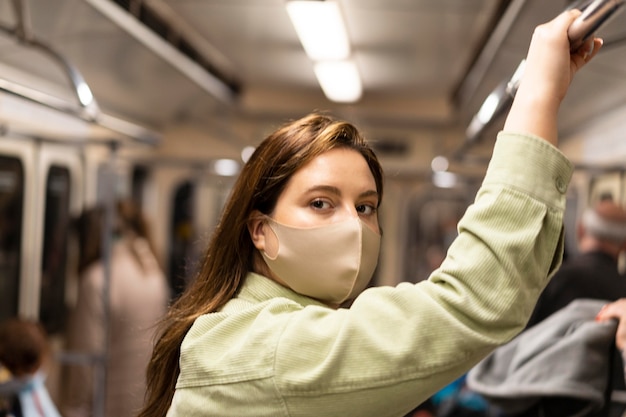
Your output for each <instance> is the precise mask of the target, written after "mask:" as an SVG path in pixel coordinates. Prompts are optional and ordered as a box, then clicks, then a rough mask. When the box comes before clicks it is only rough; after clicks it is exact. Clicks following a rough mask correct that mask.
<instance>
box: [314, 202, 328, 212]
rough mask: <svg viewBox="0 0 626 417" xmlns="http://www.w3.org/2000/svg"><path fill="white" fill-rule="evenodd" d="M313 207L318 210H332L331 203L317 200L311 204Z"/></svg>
mask: <svg viewBox="0 0 626 417" xmlns="http://www.w3.org/2000/svg"><path fill="white" fill-rule="evenodd" d="M311 207H313V208H314V209H318V210H324V209H328V208H330V203H329V202H328V201H324V200H315V201H313V202H312V203H311Z"/></svg>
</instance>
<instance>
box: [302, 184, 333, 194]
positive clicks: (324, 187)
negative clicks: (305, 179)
mask: <svg viewBox="0 0 626 417" xmlns="http://www.w3.org/2000/svg"><path fill="white" fill-rule="evenodd" d="M314 191H326V192H329V193H332V194H335V195H337V196H340V195H341V190H340V189H339V188H338V187H335V186H332V185H314V186H313V187H310V188H308V189H307V190H306V192H307V193H310V192H314Z"/></svg>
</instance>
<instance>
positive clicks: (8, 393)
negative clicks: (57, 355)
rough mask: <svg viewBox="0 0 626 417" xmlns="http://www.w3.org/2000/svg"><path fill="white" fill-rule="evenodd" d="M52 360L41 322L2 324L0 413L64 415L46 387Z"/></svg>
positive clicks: (26, 416)
mask: <svg viewBox="0 0 626 417" xmlns="http://www.w3.org/2000/svg"><path fill="white" fill-rule="evenodd" d="M50 360H51V352H50V346H49V344H48V336H47V334H46V332H45V330H44V328H43V326H41V325H40V324H39V323H37V322H35V321H31V320H26V319H20V318H10V319H6V320H5V321H3V322H2V323H0V415H3V416H7V417H8V416H14V417H60V416H59V412H58V411H57V408H56V406H55V405H54V403H53V402H52V400H51V398H50V395H49V394H48V390H47V388H46V386H45V379H46V368H47V366H48V364H49V361H50Z"/></svg>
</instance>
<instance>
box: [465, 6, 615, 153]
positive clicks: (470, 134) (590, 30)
mask: <svg viewBox="0 0 626 417" xmlns="http://www.w3.org/2000/svg"><path fill="white" fill-rule="evenodd" d="M625 1H626V0H579V1H577V2H574V3H573V4H572V5H570V6H569V7H567V8H566V10H569V9H579V10H580V11H582V14H581V15H580V16H579V17H578V18H576V20H574V22H573V23H572V24H571V25H570V27H569V30H568V36H569V40H570V47H571V51H572V52H575V51H576V50H577V49H578V48H580V47H581V45H582V44H583V43H584V42H585V41H586V40H587V39H589V38H590V37H592V36H593V35H594V33H595V32H596V31H597V30H598V29H599V28H600V27H601V26H602V25H604V24H605V23H606V22H607V21H608V20H609V18H610V17H612V16H613V15H614V14H615V12H616V11H617V10H618V9H619V8H620V6H622V5H623V4H624V2H625ZM525 63H526V62H525V60H522V61H521V62H520V64H519V66H518V67H517V69H516V70H515V73H514V74H513V76H512V77H511V79H510V80H508V81H506V82H504V83H502V84H500V85H499V86H498V87H496V89H495V90H494V91H493V92H492V93H491V94H490V95H489V96H488V97H487V99H486V100H485V102H484V103H483V105H482V106H481V108H480V110H479V111H478V113H477V114H476V115H475V116H474V117H473V118H472V121H471V122H470V125H469V126H468V128H467V130H466V141H465V143H464V144H463V145H462V146H461V149H459V150H458V151H457V152H456V153H455V155H454V156H455V157H457V158H458V157H460V156H462V155H463V153H464V151H465V149H466V148H467V147H468V144H470V143H473V142H476V141H477V140H478V139H479V138H480V136H481V135H482V133H483V131H484V130H485V128H486V127H487V126H489V125H490V124H491V123H492V122H493V121H494V120H495V119H496V118H497V116H499V115H501V114H503V113H504V112H505V111H506V110H507V109H508V108H509V107H510V105H511V104H512V102H513V98H514V97H515V94H516V93H517V88H518V87H519V83H520V80H521V78H522V75H523V72H524V66H525Z"/></svg>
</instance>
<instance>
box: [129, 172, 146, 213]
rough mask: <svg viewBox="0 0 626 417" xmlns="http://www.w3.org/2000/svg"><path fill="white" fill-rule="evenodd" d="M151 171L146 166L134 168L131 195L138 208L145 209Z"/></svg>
mask: <svg viewBox="0 0 626 417" xmlns="http://www.w3.org/2000/svg"><path fill="white" fill-rule="evenodd" d="M148 177H149V171H148V168H146V167H144V166H135V167H133V176H132V185H131V195H132V199H133V201H134V202H135V203H137V206H139V207H144V204H143V203H144V201H143V200H144V193H145V191H146V183H147V182H148Z"/></svg>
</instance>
